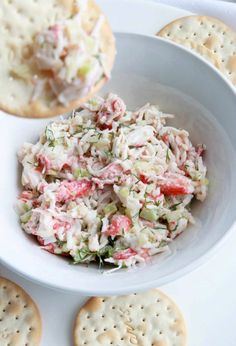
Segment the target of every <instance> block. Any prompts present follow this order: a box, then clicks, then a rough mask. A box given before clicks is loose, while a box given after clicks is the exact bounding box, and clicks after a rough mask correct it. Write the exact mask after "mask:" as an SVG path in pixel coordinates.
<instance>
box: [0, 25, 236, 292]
mask: <svg viewBox="0 0 236 346" xmlns="http://www.w3.org/2000/svg"><path fill="white" fill-rule="evenodd" d="M115 36H116V37H127V36H129V37H131V38H135V39H141V40H149V41H155V40H157V41H162V42H165V44H167V45H170V46H174V47H175V49H178V50H182V51H184V52H186V53H187V55H189V56H194V57H195V59H197V60H200V61H201V62H202V63H203V64H205V65H207V66H208V68H209V69H211V70H212V71H213V72H214V73H215V74H217V75H218V76H219V77H220V78H221V80H223V82H224V83H225V84H226V86H227V87H228V88H229V89H230V91H231V92H232V93H233V94H234V95H235V97H236V88H234V86H233V85H232V83H231V82H230V81H229V80H228V79H227V78H226V77H225V76H224V75H223V74H222V73H221V72H220V71H219V70H217V68H216V67H215V66H213V65H212V64H211V63H210V62H208V61H207V60H205V59H204V58H203V57H201V56H200V55H199V54H197V53H195V52H193V51H190V50H189V49H188V48H186V47H183V46H181V45H179V44H177V43H175V42H172V41H170V40H168V39H165V38H162V37H157V36H154V35H146V34H137V33H125V32H119V31H116V32H115ZM234 229H236V217H235V220H234V221H233V222H232V224H231V226H230V227H229V228H228V230H227V231H226V232H225V234H224V235H223V236H222V237H221V238H220V239H218V240H217V241H215V243H214V244H213V245H212V246H211V248H210V249H209V250H207V251H206V252H205V253H204V254H202V255H201V256H200V257H198V258H197V259H195V260H192V261H191V262H190V263H189V264H187V265H185V266H183V267H182V268H180V269H178V270H177V271H176V272H174V273H171V274H167V275H165V276H163V277H162V278H159V279H153V280H149V281H147V282H143V283H137V284H129V285H128V286H127V287H122V288H116V287H113V288H107V287H104V288H102V289H98V290H96V289H91V288H89V287H88V288H86V289H83V288H82V289H81V288H80V287H69V286H68V285H67V284H65V283H63V282H62V283H60V284H58V283H52V282H51V281H50V280H49V279H47V278H44V279H41V278H40V279H39V278H37V275H36V274H35V275H31V274H28V273H27V269H25V268H20V269H19V268H17V266H15V265H14V264H12V263H8V262H7V261H6V260H5V259H4V258H2V256H1V253H0V263H2V264H3V265H4V266H5V267H7V268H9V269H10V270H12V271H13V272H15V273H17V274H18V275H20V276H22V277H24V278H26V279H28V280H30V281H33V282H35V283H37V284H39V285H41V286H44V287H48V288H51V289H54V290H58V291H64V292H71V293H80V294H82V295H86V296H92V295H94V294H96V295H98V296H101V295H115V294H117V295H122V294H129V293H132V292H139V291H143V290H146V289H149V288H153V287H156V286H157V283H158V286H162V285H164V284H167V283H169V282H172V281H175V280H176V279H178V278H181V277H183V276H184V275H186V274H188V273H190V272H191V271H194V270H195V269H196V268H198V267H200V266H201V265H203V264H204V263H206V262H207V261H208V260H209V259H210V258H211V257H212V256H213V255H214V254H215V253H216V252H217V250H218V249H219V248H220V247H221V246H222V245H223V244H224V243H225V242H226V240H227V239H228V238H229V237H230V235H231V233H232V232H233V230H234Z"/></svg>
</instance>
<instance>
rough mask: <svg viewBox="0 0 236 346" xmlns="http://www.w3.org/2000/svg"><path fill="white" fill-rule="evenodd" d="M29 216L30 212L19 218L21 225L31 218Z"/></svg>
mask: <svg viewBox="0 0 236 346" xmlns="http://www.w3.org/2000/svg"><path fill="white" fill-rule="evenodd" d="M31 215H32V212H31V210H30V211H27V213H25V214H23V215H21V216H20V221H21V222H22V223H27V222H28V221H29V219H30V218H31Z"/></svg>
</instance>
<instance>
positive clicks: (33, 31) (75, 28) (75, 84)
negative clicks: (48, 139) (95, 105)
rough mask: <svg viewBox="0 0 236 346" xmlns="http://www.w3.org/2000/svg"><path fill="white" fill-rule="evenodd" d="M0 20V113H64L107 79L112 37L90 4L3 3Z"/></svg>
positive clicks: (68, 0) (76, 0)
mask: <svg viewBox="0 0 236 346" xmlns="http://www.w3.org/2000/svg"><path fill="white" fill-rule="evenodd" d="M0 18H1V26H0V48H1V54H0V87H1V93H0V109H2V110H4V111H6V112H9V113H11V114H15V115H19V116H26V117H49V116H54V115H58V114H63V113H65V112H68V111H71V110H72V109H74V108H77V107H78V106H79V105H80V104H81V103H84V102H85V101H86V100H87V99H89V98H90V97H91V96H92V95H93V94H94V93H96V92H97V91H98V90H99V89H100V88H101V87H102V85H103V84H104V83H105V81H106V80H107V78H109V75H110V72H111V69H112V65H113V61H114V56H115V43H114V37H113V34H112V31H111V28H110V26H109V24H108V21H107V20H106V18H105V17H104V15H103V13H102V12H101V10H100V9H99V7H98V6H97V5H96V4H95V2H94V1H93V0H43V1H34V0H14V1H1V2H0Z"/></svg>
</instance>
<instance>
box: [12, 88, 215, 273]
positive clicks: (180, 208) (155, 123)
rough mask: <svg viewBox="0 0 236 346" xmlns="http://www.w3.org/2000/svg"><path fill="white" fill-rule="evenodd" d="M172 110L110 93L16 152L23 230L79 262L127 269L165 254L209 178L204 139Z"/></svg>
mask: <svg viewBox="0 0 236 346" xmlns="http://www.w3.org/2000/svg"><path fill="white" fill-rule="evenodd" d="M170 117H173V116H171V115H165V114H164V113H162V112H161V111H160V110H159V109H158V107H157V106H154V105H149V104H146V105H145V106H143V107H142V108H140V109H138V110H135V111H128V110H127V109H126V106H125V104H124V101H123V100H121V99H120V98H119V97H118V96H117V95H114V94H109V95H108V96H107V98H105V99H103V98H101V97H97V98H94V99H92V100H90V101H89V102H88V103H86V104H85V105H84V106H83V107H82V108H81V109H79V110H77V111H74V112H73V113H72V115H71V117H69V118H68V119H65V120H60V121H55V122H52V123H50V124H48V126H47V127H46V129H45V131H44V132H43V133H42V134H41V136H40V139H39V141H38V142H37V143H35V144H30V143H25V144H24V145H23V147H22V148H21V149H20V151H19V153H18V158H19V161H20V163H21V164H22V167H23V171H22V185H23V192H22V193H21V195H20V197H19V213H20V219H21V225H22V228H23V229H24V230H25V231H26V232H27V233H29V234H32V235H34V236H35V237H36V238H37V240H38V242H39V244H40V245H41V246H42V247H43V248H44V249H46V250H48V251H50V252H52V253H55V254H61V255H66V256H70V257H72V258H73V260H74V262H75V263H83V262H86V263H88V262H91V261H95V260H98V261H99V262H100V263H104V262H107V263H110V264H114V265H116V266H118V267H122V266H127V267H130V266H133V265H135V264H136V263H141V262H147V261H148V260H150V258H152V256H155V255H157V254H159V253H160V252H166V251H167V250H168V244H169V243H170V242H172V241H173V239H174V238H176V236H177V235H179V234H180V233H182V232H183V231H185V230H186V229H187V227H188V225H189V224H191V223H194V218H193V216H192V214H191V209H190V206H191V201H192V199H198V200H200V201H204V199H205V197H206V193H207V185H208V180H207V179H206V171H207V170H206V166H205V165H204V162H203V155H204V151H205V147H204V145H197V146H194V145H193V144H192V143H191V141H190V139H189V134H188V132H187V131H185V130H183V129H177V128H174V127H171V126H167V125H166V121H167V120H168V119H169V118H170Z"/></svg>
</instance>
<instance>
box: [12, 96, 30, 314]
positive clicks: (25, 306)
mask: <svg viewBox="0 0 236 346" xmlns="http://www.w3.org/2000/svg"><path fill="white" fill-rule="evenodd" d="M13 97H15V96H14V95H13ZM27 307H28V305H27V304H25V305H24V309H26V308H27Z"/></svg>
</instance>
